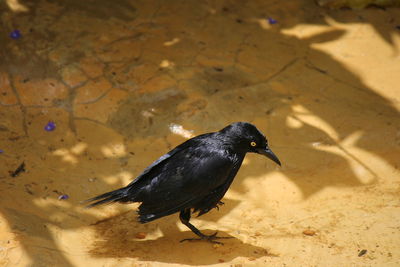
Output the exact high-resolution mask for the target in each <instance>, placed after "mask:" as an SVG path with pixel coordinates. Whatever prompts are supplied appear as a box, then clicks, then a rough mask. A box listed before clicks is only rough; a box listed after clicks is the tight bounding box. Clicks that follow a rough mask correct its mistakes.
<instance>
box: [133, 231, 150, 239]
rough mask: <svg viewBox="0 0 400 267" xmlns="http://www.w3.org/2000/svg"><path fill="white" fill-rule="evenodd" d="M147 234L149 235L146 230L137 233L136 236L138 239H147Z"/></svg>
mask: <svg viewBox="0 0 400 267" xmlns="http://www.w3.org/2000/svg"><path fill="white" fill-rule="evenodd" d="M146 236H147V234H146V233H144V232H139V233H137V234H136V235H135V237H136V238H137V239H145V238H146Z"/></svg>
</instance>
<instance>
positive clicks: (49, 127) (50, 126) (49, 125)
mask: <svg viewBox="0 0 400 267" xmlns="http://www.w3.org/2000/svg"><path fill="white" fill-rule="evenodd" d="M55 128H56V124H55V123H54V122H52V121H49V123H47V124H46V126H45V127H44V129H45V130H46V131H48V132H51V131H54V129H55Z"/></svg>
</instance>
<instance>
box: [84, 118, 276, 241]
mask: <svg viewBox="0 0 400 267" xmlns="http://www.w3.org/2000/svg"><path fill="white" fill-rule="evenodd" d="M247 152H253V153H258V154H261V155H264V156H267V157H268V158H270V159H271V160H273V161H274V162H276V163H277V164H279V165H281V163H280V161H279V159H278V158H277V156H276V155H275V154H274V153H273V152H272V151H271V149H270V148H269V147H268V141H267V139H266V138H265V136H264V135H263V134H262V133H261V132H260V131H259V130H258V129H257V128H256V127H255V126H254V125H252V124H250V123H246V122H236V123H232V124H230V125H228V126H226V127H225V128H223V129H222V130H220V131H219V132H214V133H206V134H202V135H199V136H196V137H194V138H192V139H189V140H187V141H185V142H184V143H182V144H180V145H179V146H177V147H176V148H174V149H173V150H171V151H170V152H168V153H167V154H165V155H163V156H161V157H160V158H159V159H158V160H156V161H155V162H153V163H152V164H151V165H150V166H149V167H147V168H146V169H145V170H144V171H143V172H142V174H140V175H139V176H138V177H137V178H136V179H135V180H134V181H132V182H131V183H130V184H128V185H127V186H126V187H123V188H120V189H117V190H115V191H111V192H108V193H105V194H102V195H99V196H97V197H94V198H91V199H88V200H87V201H86V202H94V203H92V204H90V205H88V206H87V207H94V206H97V205H101V204H105V203H111V202H122V203H126V202H128V203H129V202H141V204H140V206H139V210H138V213H139V221H140V222H141V223H147V222H150V221H153V220H155V219H158V218H161V217H164V216H167V215H170V214H173V213H176V212H180V215H179V218H180V220H181V222H182V223H183V224H184V225H186V226H187V227H189V229H190V230H192V232H193V233H195V234H196V235H197V236H199V238H196V239H197V240H199V239H203V240H208V241H211V242H214V243H219V242H217V241H215V239H217V238H223V237H218V236H217V235H216V234H217V233H215V234H213V235H205V234H203V233H202V232H200V231H199V230H198V229H197V228H196V227H195V226H194V225H192V224H191V223H190V222H189V220H190V216H191V214H192V213H195V212H198V216H200V215H203V214H205V213H207V212H209V211H210V210H211V209H213V208H218V205H221V204H223V202H221V201H220V200H221V199H222V197H223V196H224V195H225V193H226V191H227V190H228V188H229V186H230V185H231V183H232V181H233V179H234V178H235V176H236V173H237V172H238V170H239V168H240V166H241V165H242V162H243V159H244V157H245V155H246V153H247ZM196 239H195V238H192V239H184V240H182V241H185V240H196Z"/></svg>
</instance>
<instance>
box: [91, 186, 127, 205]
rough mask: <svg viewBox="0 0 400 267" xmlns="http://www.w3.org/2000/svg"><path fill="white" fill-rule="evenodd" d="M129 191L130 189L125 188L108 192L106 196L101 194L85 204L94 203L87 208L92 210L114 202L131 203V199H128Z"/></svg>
mask: <svg viewBox="0 0 400 267" xmlns="http://www.w3.org/2000/svg"><path fill="white" fill-rule="evenodd" d="M128 191H129V188H127V187H123V188H120V189H117V190H114V191H111V192H107V193H104V194H101V195H99V196H96V197H94V198H90V199H88V200H85V201H83V203H90V202H93V203H91V204H89V205H87V206H86V208H92V207H95V206H98V205H103V204H111V203H114V202H129V201H131V200H130V199H131V197H129V198H128Z"/></svg>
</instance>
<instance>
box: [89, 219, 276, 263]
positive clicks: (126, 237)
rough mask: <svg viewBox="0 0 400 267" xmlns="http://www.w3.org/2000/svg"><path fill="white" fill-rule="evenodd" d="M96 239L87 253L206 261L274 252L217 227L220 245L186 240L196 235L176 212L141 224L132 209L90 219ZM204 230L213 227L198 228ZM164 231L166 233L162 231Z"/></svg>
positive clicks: (254, 256) (251, 258)
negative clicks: (179, 222)
mask: <svg viewBox="0 0 400 267" xmlns="http://www.w3.org/2000/svg"><path fill="white" fill-rule="evenodd" d="M90 227H93V228H94V230H95V232H96V238H97V241H95V242H93V243H91V247H90V248H89V253H90V254H91V255H92V256H94V257H99V258H110V257H111V258H132V259H136V260H140V261H152V262H163V263H178V264H188V265H208V264H215V263H221V262H229V261H232V260H233V259H235V258H238V257H245V258H249V259H250V260H254V259H257V258H259V257H265V256H275V255H274V254H272V253H270V252H269V251H268V250H267V249H266V248H263V247H260V246H255V245H252V244H248V243H244V242H243V241H242V240H240V239H238V238H237V237H235V236H233V235H231V234H229V233H227V232H224V231H218V236H221V237H228V238H227V239H221V242H222V243H223V245H214V244H213V243H209V242H206V241H185V242H181V240H183V239H185V238H192V237H196V236H195V235H194V234H193V233H192V232H191V231H180V230H179V228H178V227H177V216H175V215H172V216H168V217H165V218H161V219H160V220H157V221H155V222H152V223H148V224H140V223H139V222H137V219H136V214H135V213H134V212H127V213H121V214H119V215H117V216H114V217H111V218H107V219H105V220H102V221H99V222H96V223H93V224H92V225H91V226H90ZM201 231H202V232H204V233H205V234H211V233H214V232H215V230H211V229H201ZM164 233H165V234H164Z"/></svg>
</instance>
